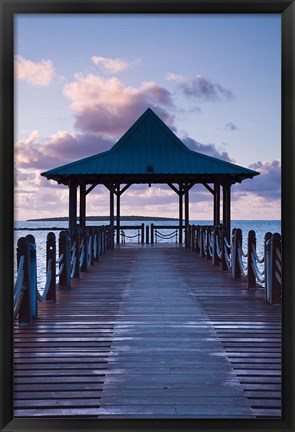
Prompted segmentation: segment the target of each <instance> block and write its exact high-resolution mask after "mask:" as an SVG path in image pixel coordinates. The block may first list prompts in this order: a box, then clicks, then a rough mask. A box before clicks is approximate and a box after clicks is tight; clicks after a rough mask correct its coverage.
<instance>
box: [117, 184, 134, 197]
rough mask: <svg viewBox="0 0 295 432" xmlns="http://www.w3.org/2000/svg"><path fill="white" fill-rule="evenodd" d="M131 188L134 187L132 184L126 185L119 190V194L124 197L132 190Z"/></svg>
mask: <svg viewBox="0 0 295 432" xmlns="http://www.w3.org/2000/svg"><path fill="white" fill-rule="evenodd" d="M130 186H132V183H128V184H126V185H125V186H124V187H123V188H122V189H121V190H120V189H119V194H120V195H122V194H123V193H124V192H126V191H127V189H128V188H130Z"/></svg>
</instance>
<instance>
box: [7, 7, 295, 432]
mask: <svg viewBox="0 0 295 432" xmlns="http://www.w3.org/2000/svg"><path fill="white" fill-rule="evenodd" d="M0 7H1V9H0V11H1V17H0V19H1V22H0V29H1V38H0V40H1V72H0V79H1V105H0V108H1V127H0V132H1V142H0V167H1V168H0V175H1V180H0V205H1V207H0V208H1V211H0V242H1V248H0V278H1V284H0V290H1V300H0V311H1V323H0V335H1V336H0V338H1V340H0V343H1V347H0V356H1V374H0V386H1V394H0V400H1V402H0V426H1V431H7V432H8V431H34V430H36V431H43V430H44V431H45V430H46V431H51V430H52V431H65V430H71V431H74V430H82V431H85V432H86V431H90V430H97V431H162V430H163V431H165V430H173V431H183V432H185V431H192V430H194V431H195V430H199V431H212V432H213V431H223V430H224V431H225V430H226V431H235V432H238V431H252V432H253V431H260V430H265V431H266V430H267V431H285V432H287V431H293V430H295V423H294V416H295V409H294V405H295V404H294V379H295V378H294V375H295V374H294V363H295V358H294V353H295V350H294V348H295V346H294V322H295V307H294V293H293V288H294V282H295V280H294V267H295V266H294V264H295V257H294V245H295V235H294V219H295V214H294V208H295V201H294V194H295V187H294V186H295V170H294V169H293V167H295V155H294V153H295V149H294V143H295V142H294V141H295V130H294V121H293V119H294V115H295V109H294V108H295V106H294V103H295V79H294V75H295V4H294V0H247V1H238V0H228V1H222V0H220V1H219V0H200V1H199V0H185V1H180V0H177V1H176V0H159V1H157V0H128V1H124V0H122V1H120V0H105V1H99V0H86V1H83V0H80V1H75V0H31V1H28V0H27V1H25V0H19V1H17V0H0ZM18 13H42V14H43V13H44V14H45V13H129V14H130V13H175V14H181V13H241V14H242V13H243V14H244V13H248V14H249V13H251V14H258V13H267V14H269V13H279V14H281V17H282V192H283V193H282V256H283V273H282V280H283V299H282V310H283V335H282V344H283V370H282V371H283V374H282V382H283V384H282V386H283V396H282V405H283V414H282V419H281V420H278V419H274V420H272V419H265V420H263V419H259V420H248V419H247V420H246V419H245V420H234V419H232V420H220V419H216V420H214V419H210V420H205V419H167V420H165V419H138V420H137V419H132V420H131V419H130V420H84V419H45V418H43V419H37V418H34V419H13V308H12V304H13V292H12V289H11V287H12V286H13V244H14V242H13V221H14V218H13V203H14V199H13V197H14V194H13V181H14V178H13V177H14V176H13V172H14V171H13V169H14V157H13V143H14V133H13V115H14V108H13V44H14V37H13V36H14V28H13V18H14V14H18Z"/></svg>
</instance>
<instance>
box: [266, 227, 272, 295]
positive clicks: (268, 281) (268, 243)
mask: <svg viewBox="0 0 295 432" xmlns="http://www.w3.org/2000/svg"><path fill="white" fill-rule="evenodd" d="M267 234H268V233H267ZM264 239H265V249H264V257H265V258H264V261H265V290H264V299H265V301H266V303H271V243H272V239H271V238H269V237H266V235H265V237H264Z"/></svg>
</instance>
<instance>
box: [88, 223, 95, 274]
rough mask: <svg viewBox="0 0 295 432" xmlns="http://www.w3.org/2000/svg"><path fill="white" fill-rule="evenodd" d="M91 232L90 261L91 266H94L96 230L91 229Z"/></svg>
mask: <svg viewBox="0 0 295 432" xmlns="http://www.w3.org/2000/svg"><path fill="white" fill-rule="evenodd" d="M89 231H90V237H91V251H90V253H91V259H90V265H91V266H94V228H93V227H91V228H90V229H89Z"/></svg>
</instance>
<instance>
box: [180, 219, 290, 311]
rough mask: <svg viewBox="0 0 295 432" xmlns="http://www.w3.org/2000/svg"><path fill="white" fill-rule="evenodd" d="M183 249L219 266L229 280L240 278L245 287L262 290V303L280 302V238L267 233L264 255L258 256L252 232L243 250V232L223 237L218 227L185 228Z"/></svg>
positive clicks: (274, 234) (238, 231)
mask: <svg viewBox="0 0 295 432" xmlns="http://www.w3.org/2000/svg"><path fill="white" fill-rule="evenodd" d="M187 239H188V240H187V247H189V248H190V249H191V250H193V251H195V252H196V253H197V254H198V255H199V256H200V257H202V258H205V259H206V260H207V261H210V262H211V263H212V265H214V266H220V267H221V270H222V271H227V272H229V273H230V275H231V277H232V278H233V279H241V278H244V279H245V280H246V281H247V288H248V289H251V288H256V287H263V288H264V292H265V301H266V302H267V303H270V304H278V303H280V302H281V293H282V254H281V235H280V234H278V233H270V232H267V233H266V234H265V236H264V252H263V254H262V255H261V256H258V254H257V250H256V233H255V231H253V230H251V231H249V233H248V236H247V249H246V251H245V250H243V233H242V230H241V229H239V228H238V229H233V231H232V235H231V238H230V239H229V238H227V237H226V236H225V235H224V234H223V230H222V227H212V226H195V225H190V226H189V227H188V235H187Z"/></svg>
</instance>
